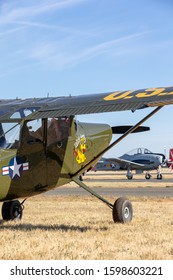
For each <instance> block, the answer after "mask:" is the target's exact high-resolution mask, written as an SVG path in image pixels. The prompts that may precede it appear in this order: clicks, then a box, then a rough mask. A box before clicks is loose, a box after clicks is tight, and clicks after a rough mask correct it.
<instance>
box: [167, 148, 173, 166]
mask: <svg viewBox="0 0 173 280" xmlns="http://www.w3.org/2000/svg"><path fill="white" fill-rule="evenodd" d="M168 166H169V168H171V169H173V149H170V150H169V161H168Z"/></svg>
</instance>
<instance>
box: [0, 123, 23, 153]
mask: <svg viewBox="0 0 173 280" xmlns="http://www.w3.org/2000/svg"><path fill="white" fill-rule="evenodd" d="M19 135H20V124H19V123H0V148H3V149H17V148H18V145H19Z"/></svg>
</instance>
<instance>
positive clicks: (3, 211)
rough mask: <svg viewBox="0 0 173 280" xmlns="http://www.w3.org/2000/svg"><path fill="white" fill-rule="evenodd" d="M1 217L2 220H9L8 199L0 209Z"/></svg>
mask: <svg viewBox="0 0 173 280" xmlns="http://www.w3.org/2000/svg"><path fill="white" fill-rule="evenodd" d="M1 214H2V218H3V220H4V221H9V220H10V219H11V218H10V201H5V202H4V203H3V204H2V209H1Z"/></svg>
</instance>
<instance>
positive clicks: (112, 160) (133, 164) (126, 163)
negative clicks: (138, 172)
mask: <svg viewBox="0 0 173 280" xmlns="http://www.w3.org/2000/svg"><path fill="white" fill-rule="evenodd" d="M107 160H109V162H110V163H112V164H116V163H118V164H119V165H120V166H121V167H122V168H127V167H128V166H130V168H131V169H136V168H138V169H139V168H140V167H141V168H143V167H145V165H144V164H140V163H136V162H133V161H129V160H125V159H121V158H109V159H107Z"/></svg>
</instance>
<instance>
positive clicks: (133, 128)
mask: <svg viewBox="0 0 173 280" xmlns="http://www.w3.org/2000/svg"><path fill="white" fill-rule="evenodd" d="M162 107H163V106H158V107H157V108H156V109H154V110H153V111H152V112H151V113H149V114H148V115H147V116H146V117H144V118H143V119H142V120H141V121H139V122H138V123H137V124H135V125H134V126H132V127H131V128H130V129H129V130H128V131H126V132H125V133H124V134H123V135H122V136H120V137H119V138H118V139H117V140H115V141H114V142H113V143H112V144H110V145H109V146H108V147H107V148H106V149H104V150H103V151H102V152H100V153H99V154H98V155H97V156H96V157H94V158H93V159H92V160H91V161H90V162H88V163H87V164H86V165H84V166H83V167H82V168H81V169H79V170H78V171H77V172H76V173H74V174H70V177H71V178H73V177H76V176H77V175H79V174H81V173H83V172H84V171H86V170H87V169H88V168H90V166H91V164H92V163H94V162H95V160H96V159H97V158H100V157H101V156H102V155H103V154H104V153H106V152H107V151H109V150H110V149H111V148H112V147H114V146H115V145H117V144H118V143H119V142H120V141H121V140H123V139H124V138H125V137H127V135H129V134H130V133H132V132H133V131H134V130H136V129H137V128H138V127H139V126H140V125H141V124H142V123H144V122H145V121H146V120H148V119H149V118H151V117H152V116H153V115H154V114H155V113H157V112H158V111H159V110H160V109H161V108H162Z"/></svg>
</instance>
